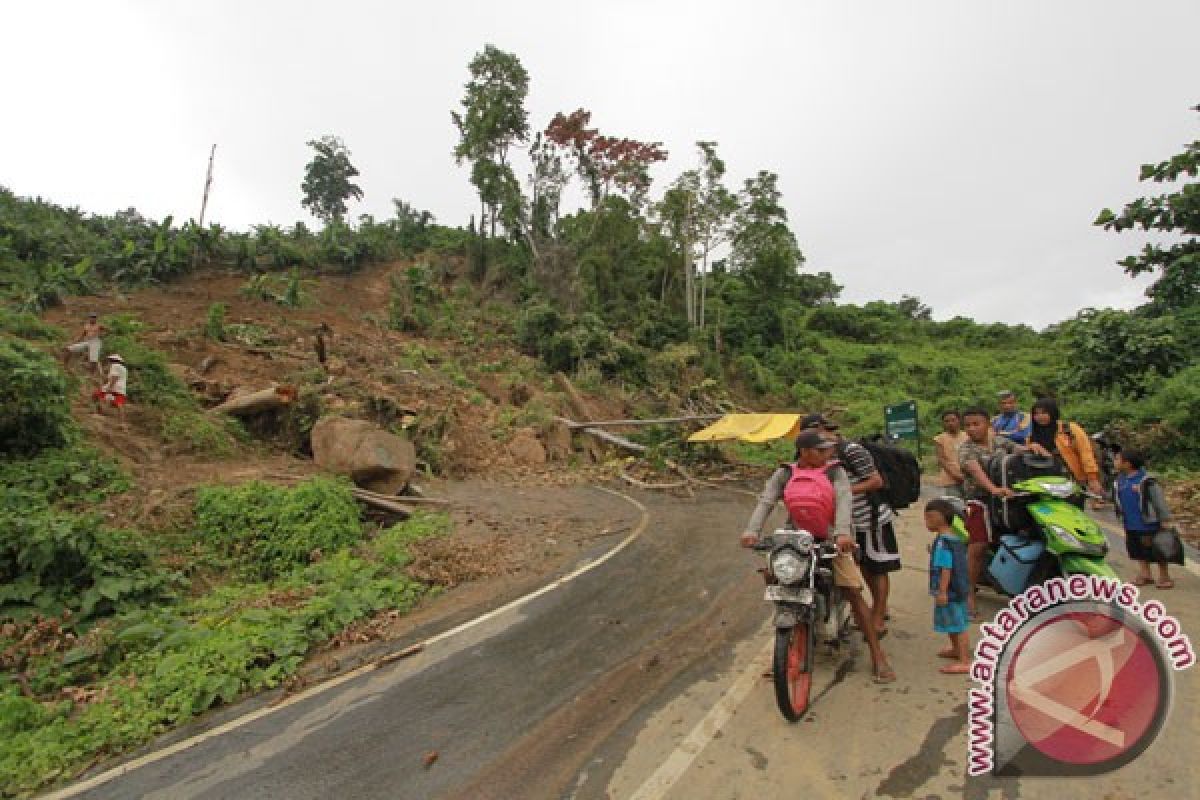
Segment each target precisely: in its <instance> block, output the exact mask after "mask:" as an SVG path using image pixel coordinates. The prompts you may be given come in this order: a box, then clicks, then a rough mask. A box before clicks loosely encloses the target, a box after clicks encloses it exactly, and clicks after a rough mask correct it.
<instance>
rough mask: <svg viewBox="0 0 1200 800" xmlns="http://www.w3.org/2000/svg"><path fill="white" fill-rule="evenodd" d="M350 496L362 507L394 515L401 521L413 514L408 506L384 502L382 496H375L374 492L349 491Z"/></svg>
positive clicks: (389, 501) (388, 501)
mask: <svg viewBox="0 0 1200 800" xmlns="http://www.w3.org/2000/svg"><path fill="white" fill-rule="evenodd" d="M350 494H352V495H354V499H355V500H357V501H358V502H360V503H362V504H364V505H368V506H370V507H371V508H377V509H379V510H380V511H386V512H388V513H389V514H395V515H396V516H398V517H400V518H401V519H408V518H409V517H411V516H412V513H413V510H412V509H411V508H409V507H408V506H404V505H401V504H400V503H395V502H392V501H391V500H386V499H384V498H383V495H377V494H375V493H374V492H367V491H364V490H363V489H351V490H350Z"/></svg>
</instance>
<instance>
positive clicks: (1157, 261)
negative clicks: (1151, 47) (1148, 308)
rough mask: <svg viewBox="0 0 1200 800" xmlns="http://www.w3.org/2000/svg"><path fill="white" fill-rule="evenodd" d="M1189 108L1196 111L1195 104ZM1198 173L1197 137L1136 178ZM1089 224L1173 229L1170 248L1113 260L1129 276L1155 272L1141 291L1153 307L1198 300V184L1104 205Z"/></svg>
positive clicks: (1115, 228) (1155, 247)
mask: <svg viewBox="0 0 1200 800" xmlns="http://www.w3.org/2000/svg"><path fill="white" fill-rule="evenodd" d="M1193 110H1194V111H1198V112H1200V106H1195V107H1194V108H1193ZM1197 171H1200V141H1195V142H1192V143H1191V144H1189V145H1187V146H1186V147H1185V148H1184V150H1183V152H1182V153H1180V154H1179V155H1177V156H1175V157H1174V158H1171V159H1169V160H1167V161H1163V162H1161V163H1159V164H1143V165H1142V172H1141V176H1140V180H1143V181H1146V180H1153V181H1154V182H1155V183H1167V182H1174V181H1177V180H1179V179H1180V178H1181V177H1183V176H1185V175H1186V176H1189V177H1191V178H1193V179H1194V178H1195V177H1196V173H1197ZM1093 224H1095V225H1099V226H1101V227H1103V228H1104V229H1105V230H1110V231H1116V232H1120V231H1125V230H1130V229H1133V228H1141V229H1142V230H1143V231H1163V232H1167V233H1178V234H1181V235H1183V236H1184V237H1185V238H1184V239H1183V241H1180V242H1176V243H1175V244H1173V245H1170V246H1165V247H1164V246H1161V245H1157V244H1148V245H1146V246H1145V247H1144V248H1142V252H1141V253H1139V254H1138V255H1136V256H1129V257H1128V258H1124V259H1122V260H1121V261H1118V262H1117V263H1118V264H1120V265H1121V266H1122V267H1124V268H1125V272H1127V273H1128V274H1129V275H1131V276H1132V275H1141V274H1143V273H1153V272H1157V273H1158V279H1157V280H1156V281H1155V282H1154V283H1153V284H1152V285H1151V286H1150V288H1149V289H1147V290H1146V295H1147V296H1148V297H1150V298H1151V305H1152V306H1153V307H1154V309H1155V310H1156V311H1159V312H1162V311H1169V310H1171V309H1177V308H1184V307H1187V306H1191V305H1195V304H1197V303H1200V239H1198V238H1197V237H1198V236H1200V184H1198V183H1196V182H1195V181H1194V180H1193V181H1191V182H1188V183H1184V184H1183V186H1182V187H1180V189H1179V191H1176V192H1171V193H1168V194H1160V195H1158V196H1157V197H1142V198H1139V199H1137V200H1134V201H1133V202H1132V203H1128V204H1127V205H1126V206H1125V208H1124V209H1123V210H1122V211H1121V213H1120V215H1117V214H1114V213H1113V212H1112V211H1111V210H1110V209H1107V208H1106V209H1104V210H1103V211H1101V212H1100V216H1098V217H1097V218H1096V221H1095V223H1093Z"/></svg>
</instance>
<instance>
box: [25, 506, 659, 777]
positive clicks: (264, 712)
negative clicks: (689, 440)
mask: <svg viewBox="0 0 1200 800" xmlns="http://www.w3.org/2000/svg"><path fill="white" fill-rule="evenodd" d="M592 488H593V489H596V490H597V491H601V492H607V493H608V494H611V495H613V496H615V497H619V498H621V499H622V500H625V501H626V502H628V503H630V504H631V505H632V506H633V507H634V508H636V509H637V510H638V511H640V512H641V515H642V516H641V519H640V520H638V523H637V525H635V526H634V528H633V530H632V531H630V533H629V535H628V536H626V537H625V538H624V539H622V540H621V542H620V543H619V544H617V546H616V547H614V548H613V549H612V550H609V551H608V552H607V553H605V554H604V555H602V556H600V557H599V558H597V559H596V560H595V561H589V562H587V563H586V564H583V565H582V566H580V567H578V568H577V569H575V570H573V571H572V572H569V573H567V574H566V575H563V576H562V577H561V578H558V579H556V580H554V581H551V582H550V583H548V584H546V585H545V586H543V587H541V588H540V589H538V590H536V591H534V592H530V593H529V594H527V595H523V596H521V597H518V598H516V599H515V600H513V601H511V602H509V603H506V604H505V605H503V606H500V607H499V608H496V609H493V610H492V611H489V612H488V613H486V614H483V615H481V616H478V617H475V618H474V619H471V620H468V621H467V622H464V623H463V624H461V625H458V626H456V627H454V628H451V629H450V630H448V631H443V632H442V633H439V634H437V635H436V636H431V637H430V638H428V639H425V640H424V641H422V642H420V643H419V645H418V646H421V647H422V648H423V649H429V648H430V646H431V645H435V644H437V643H438V642H441V641H444V640H446V639H449V638H451V637H453V636H456V635H458V634H460V633H463V632H464V631H466V630H468V629H470V628H474V627H475V626H477V625H482V624H483V623H485V622H488V621H489V620H492V619H494V618H496V617H498V616H500V615H502V614H507V613H510V612H512V611H515V610H517V609H519V608H521V607H522V606H524V605H526V604H528V603H530V602H532V601H534V600H536V599H537V598H539V597H541V596H542V595H544V594H547V593H549V592H552V591H554V590H555V589H558V588H559V587H561V586H563V585H565V584H567V583H570V582H571V581H573V580H574V579H576V578H578V577H579V576H580V575H583V574H584V573H586V572H590V571H591V570H594V569H595V568H596V567H599V566H600V565H601V564H603V563H605V562H606V561H608V560H609V559H610V558H612V557H613V556H615V555H617V553H620V552H621V551H622V550H624V549H625V548H626V547H628V546H629V545H631V544H633V542H634V541H636V540H637V538H638V537H639V536H641V535H642V533H643V532H644V531H645V530H646V526H647V524H648V523H649V521H650V512H648V511H647V510H646V507H645V506H644V505H642V504H641V503H639V502H638V501H637V500H634V499H633V498H632V497H630V496H629V495H626V494H622V493H621V492H618V491H615V490H613V489H606V488H604V487H602V486H593V487H592ZM421 655H422V654H421V653H418V654H416V655H414V656H412V657H411V658H408V659H404V660H403V661H402V662H396V663H398V664H399V663H408V664H411V663H412V662H413V661H414V660H418V659H420V658H421ZM380 668H381V667H379V666H378V665H377V664H376V662H371V663H370V664H364V665H363V666H361V667H358V668H356V669H353V670H350V671H349V672H346V673H344V674H342V675H339V676H337V677H336V678H332V679H330V680H328V681H325V682H324V683H320V684H317V685H316V686H313V687H312V688H310V689H306V690H304V691H302V692H298V693H296V694H294V695H291V696H289V697H286V698H285V699H284V700H282V701H281V702H279V703H276V704H275V705H272V706H266V707H264V708H260V709H258V710H257V711H252V712H250V713H249V714H245V715H243V716H240V717H238V718H236V719H232V720H230V721H229V722H226V723H225V724H223V725H219V726H217V727H215V728H213V729H211V730H208V731H205V732H203V733H199V734H196V735H195V736H192V737H189V738H187V739H184V740H182V741H179V742H176V743H175V744H173V745H170V746H169V747H164V748H162V749H161V750H155V751H154V752H152V753H147V754H146V755H144V756H141V757H140V758H135V759H133V760H132V761H128V762H126V763H124V764H119V765H118V766H115V767H113V768H112V769H110V770H107V771H105V772H102V773H100V774H99V775H96V776H93V777H91V778H88V779H87V780H85V781H80V782H79V783H75V784H72V785H70V786H67V787H64V788H62V789H59V790H58V791H56V792H53V793H51V794H47V795H43V796H42V799H41V800H65V798H69V797H75V796H76V795H79V794H82V793H83V792H86V791H89V790H91V789H95V788H96V787H97V786H102V785H104V784H106V783H108V782H109V781H112V780H114V779H116V778H119V777H121V776H122V775H127V774H129V773H130V772H133V771H134V770H137V769H140V768H142V767H144V766H146V765H148V764H153V763H155V762H156V761H161V760H163V759H164V758H169V757H171V756H173V755H175V754H176V753H181V752H183V751H184V750H187V749H189V748H192V747H195V746H196V745H198V744H201V743H202V742H206V741H208V740H209V739H215V738H216V737H218V736H222V735H224V734H226V733H229V732H230V731H233V730H237V729H238V728H241V727H242V726H244V725H248V724H250V723H251V722H254V721H256V720H260V719H262V718H264V717H269V716H270V715H272V714H274V713H276V712H277V711H281V710H283V709H285V708H287V707H288V706H290V705H293V704H295V703H299V702H300V701H302V700H308V699H310V698H312V697H315V696H316V695H319V694H322V693H324V692H327V691H329V690H330V689H333V688H335V687H337V686H340V685H342V684H343V683H346V682H348V681H352V680H354V679H355V678H357V677H360V676H362V675H365V674H367V673H370V672H374V671H375V670H377V669H380ZM382 668H383V669H387V667H386V666H385V667H382Z"/></svg>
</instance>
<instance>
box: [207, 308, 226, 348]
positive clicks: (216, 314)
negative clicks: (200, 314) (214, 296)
mask: <svg viewBox="0 0 1200 800" xmlns="http://www.w3.org/2000/svg"><path fill="white" fill-rule="evenodd" d="M226 310H227V309H226V306H225V304H224V303H213V304H212V305H211V306H209V307H208V317H207V318H206V319H205V321H204V338H205V339H212V340H213V341H214V342H223V341H225V311H226Z"/></svg>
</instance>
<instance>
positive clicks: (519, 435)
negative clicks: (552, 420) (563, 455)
mask: <svg viewBox="0 0 1200 800" xmlns="http://www.w3.org/2000/svg"><path fill="white" fill-rule="evenodd" d="M508 454H509V455H510V456H512V459H513V461H515V462H516V463H517V464H519V465H520V466H522V467H537V466H541V465H542V464H545V463H546V448H545V447H543V446H542V443H541V441H540V440H539V439H538V435H537V431H535V430H534V429H533V428H520V429H518V430H517V432H516V433H515V434H513V438H512V439H511V440H510V441H509V443H508Z"/></svg>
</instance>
